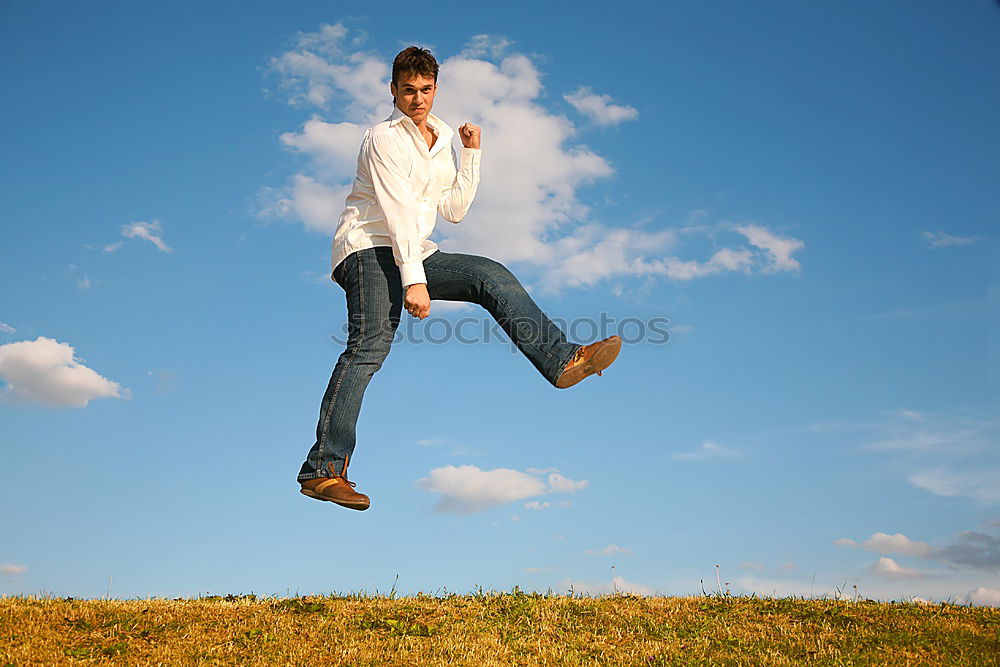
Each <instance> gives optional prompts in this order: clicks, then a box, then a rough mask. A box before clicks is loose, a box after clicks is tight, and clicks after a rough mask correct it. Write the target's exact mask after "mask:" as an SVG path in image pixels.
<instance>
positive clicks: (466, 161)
mask: <svg viewBox="0 0 1000 667" xmlns="http://www.w3.org/2000/svg"><path fill="white" fill-rule="evenodd" d="M482 154H483V149H481V148H466V147H465V146H462V155H461V160H462V164H461V169H463V170H464V171H468V170H469V169H471V168H472V166H473V165H476V166H479V160H480V159H482Z"/></svg>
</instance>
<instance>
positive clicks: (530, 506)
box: [524, 500, 552, 512]
mask: <svg viewBox="0 0 1000 667" xmlns="http://www.w3.org/2000/svg"><path fill="white" fill-rule="evenodd" d="M550 507H552V503H550V502H547V501H546V502H543V503H542V502H538V501H537V500H529V501H528V502H526V503H524V509H526V510H534V511H536V512H537V511H539V510H547V509H549V508H550Z"/></svg>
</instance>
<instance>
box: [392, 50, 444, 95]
mask: <svg viewBox="0 0 1000 667" xmlns="http://www.w3.org/2000/svg"><path fill="white" fill-rule="evenodd" d="M403 74H409V75H410V76H413V75H416V74H419V75H421V76H427V77H432V78H433V79H434V83H437V80H438V63H437V60H435V59H434V56H432V55H431V52H430V51H428V50H427V49H421V48H420V47H419V46H408V47H406V48H405V49H403V50H402V51H400V52H399V54H398V55H397V56H396V59H395V60H393V61H392V83H394V84H396V85H397V86H398V85H399V77H400V76H401V75H403Z"/></svg>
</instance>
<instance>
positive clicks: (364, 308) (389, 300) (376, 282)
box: [298, 247, 403, 482]
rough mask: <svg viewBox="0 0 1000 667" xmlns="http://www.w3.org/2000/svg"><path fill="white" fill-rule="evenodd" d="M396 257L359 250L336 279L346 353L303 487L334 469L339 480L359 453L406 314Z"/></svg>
mask: <svg viewBox="0 0 1000 667" xmlns="http://www.w3.org/2000/svg"><path fill="white" fill-rule="evenodd" d="M386 251H388V252H386ZM391 253H392V249H391V248H389V247H385V248H378V247H376V248H366V249H364V250H359V251H357V252H355V253H353V254H351V255H349V256H348V257H347V259H346V260H344V268H343V271H342V273H341V274H340V275H338V276H337V281H338V284H340V285H341V286H342V287H343V288H344V291H345V293H346V297H347V322H348V337H347V348H346V349H345V350H344V351H343V352H342V353H341V355H340V358H339V359H337V365H336V366H335V367H334V369H333V374H332V375H331V377H330V382H329V384H328V385H327V388H326V393H325V394H324V395H323V401H322V403H321V404H320V417H319V422H318V424H317V425H316V442H315V443H314V444H313V446H312V449H310V450H309V454H308V455H307V456H306V460H305V463H303V464H302V469H301V470H300V471H299V475H298V480H299V481H300V482H301V481H305V480H307V479H315V478H317V477H328V476H330V474H331V473H330V470H329V468H328V467H327V464H329V463H332V464H333V468H334V473H335V474H338V475H339V474H342V473H343V472H344V462H345V461H346V460H348V457H350V456H351V455H352V454H353V453H354V446H355V441H356V426H357V421H358V415H359V414H360V412H361V401H362V398H363V397H364V393H365V389H366V388H367V387H368V383H369V382H370V381H371V378H372V376H373V375H374V374H375V372H376V371H378V370H379V368H381V367H382V363H383V361H385V358H386V356H388V354H389V350H390V346H391V344H392V338H393V335H394V334H395V332H396V329H397V327H398V326H399V318H400V313H401V312H402V308H403V294H402V287H401V286H400V279H399V269H398V268H397V267H396V265H395V262H394V261H393V259H392V254H391Z"/></svg>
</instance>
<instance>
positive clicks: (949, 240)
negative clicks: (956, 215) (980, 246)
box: [920, 231, 979, 248]
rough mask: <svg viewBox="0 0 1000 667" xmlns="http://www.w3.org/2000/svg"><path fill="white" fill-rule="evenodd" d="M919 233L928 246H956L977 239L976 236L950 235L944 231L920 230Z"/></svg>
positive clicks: (967, 243)
mask: <svg viewBox="0 0 1000 667" xmlns="http://www.w3.org/2000/svg"><path fill="white" fill-rule="evenodd" d="M920 235H921V236H923V237H924V240H925V241H927V245H928V247H930V248H946V247H948V246H958V245H969V244H971V243H975V242H976V241H979V238H978V237H976V236H952V235H951V234H946V233H945V232H941V231H937V232H928V231H922V232H920Z"/></svg>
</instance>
